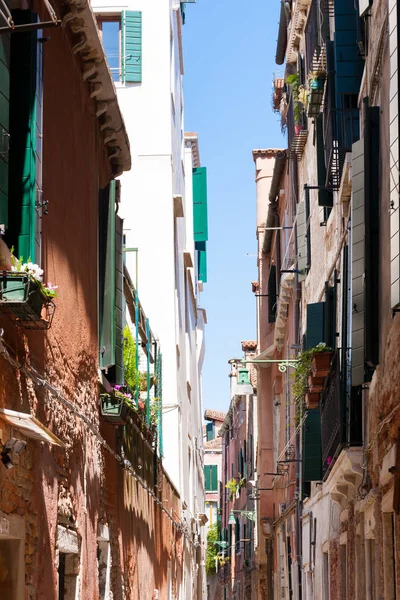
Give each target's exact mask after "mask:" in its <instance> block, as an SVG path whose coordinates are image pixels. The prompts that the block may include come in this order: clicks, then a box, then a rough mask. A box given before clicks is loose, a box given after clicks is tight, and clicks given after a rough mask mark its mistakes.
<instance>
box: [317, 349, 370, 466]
mask: <svg viewBox="0 0 400 600" xmlns="http://www.w3.org/2000/svg"><path fill="white" fill-rule="evenodd" d="M341 358H342V368H341V365H340V362H341V361H340V358H339V352H336V353H335V355H334V356H333V359H332V362H331V368H330V372H329V375H328V376H327V378H326V380H325V385H324V389H323V392H322V396H321V444H322V474H323V477H324V478H326V477H327V475H328V474H329V472H330V470H331V468H332V467H333V465H334V463H335V461H336V459H337V458H338V456H339V454H340V451H341V449H342V447H343V446H345V445H346V446H358V445H360V444H361V443H362V397H361V392H360V390H358V388H352V390H351V391H352V393H351V394H350V395H349V394H347V390H346V371H347V362H348V360H347V359H348V357H347V355H346V354H345V353H343V355H342V357H341ZM343 363H346V364H343Z"/></svg>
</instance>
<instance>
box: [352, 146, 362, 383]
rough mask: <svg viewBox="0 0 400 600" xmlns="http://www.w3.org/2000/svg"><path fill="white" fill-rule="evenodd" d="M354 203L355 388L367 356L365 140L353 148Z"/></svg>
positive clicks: (353, 318)
mask: <svg viewBox="0 0 400 600" xmlns="http://www.w3.org/2000/svg"><path fill="white" fill-rule="evenodd" d="M352 183H353V195H352V200H351V224H352V233H351V260H352V269H351V273H352V310H351V312H352V341H351V348H352V352H351V357H352V369H351V371H352V374H351V383H352V385H362V384H363V383H364V356H365V328H364V312H365V297H364V296H365V287H364V276H365V244H364V238H365V217H364V215H365V181H364V139H361V140H359V141H358V142H356V143H355V144H353V149H352Z"/></svg>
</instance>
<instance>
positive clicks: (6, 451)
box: [0, 438, 27, 469]
mask: <svg viewBox="0 0 400 600" xmlns="http://www.w3.org/2000/svg"><path fill="white" fill-rule="evenodd" d="M26 444H27V442H25V441H23V440H18V439H17V438H10V439H9V440H8V441H7V442H6V443H5V444H4V446H3V449H2V451H1V458H0V460H1V462H2V463H3V465H4V466H5V468H6V469H12V468H13V466H14V463H13V461H12V458H11V456H10V454H11V452H13V453H14V454H16V455H17V456H18V455H19V454H21V452H22V450H24V449H25V447H26Z"/></svg>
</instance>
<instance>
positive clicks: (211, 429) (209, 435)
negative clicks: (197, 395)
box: [206, 421, 215, 442]
mask: <svg viewBox="0 0 400 600" xmlns="http://www.w3.org/2000/svg"><path fill="white" fill-rule="evenodd" d="M206 436H207V442H210V441H211V440H213V439H214V437H215V435H214V422H213V421H210V422H209V423H207V425H206Z"/></svg>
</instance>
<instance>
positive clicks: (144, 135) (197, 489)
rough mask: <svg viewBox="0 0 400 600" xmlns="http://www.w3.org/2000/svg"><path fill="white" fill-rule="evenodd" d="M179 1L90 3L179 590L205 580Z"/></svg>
mask: <svg viewBox="0 0 400 600" xmlns="http://www.w3.org/2000/svg"><path fill="white" fill-rule="evenodd" d="M194 8H195V7H194ZM184 9H185V7H184V4H183V3H180V2H175V1H172V0H170V1H169V2H164V1H162V0H157V2H155V3H153V4H149V3H148V2H145V1H143V0H131V1H130V2H129V3H128V4H127V6H126V7H124V8H123V9H122V8H121V6H120V5H119V4H118V3H116V2H112V3H110V2H105V1H102V0H96V2H94V3H93V10H94V11H95V13H96V17H97V23H98V26H99V29H100V32H101V36H102V40H103V45H104V48H105V52H106V55H107V57H108V60H109V64H110V68H111V73H112V75H113V79H114V82H115V86H116V90H117V95H118V100H119V102H120V106H121V111H122V114H123V116H124V119H125V123H126V129H127V132H128V134H129V136H130V138H131V139H132V144H131V153H132V169H131V171H130V172H129V173H126V174H124V175H123V176H122V177H121V203H120V212H119V214H120V216H121V217H122V218H123V219H124V230H123V234H124V238H125V243H126V254H125V258H126V265H127V268H128V270H129V271H130V272H131V273H134V274H135V277H136V278H137V292H138V296H139V297H140V302H141V303H143V306H145V307H146V314H147V315H148V317H149V319H150V320H151V325H152V329H153V331H154V332H155V334H156V336H157V339H158V340H159V343H160V346H161V348H162V373H163V381H162V385H163V389H162V406H161V410H162V428H163V436H162V440H163V446H162V450H161V453H162V456H163V465H164V467H165V469H166V472H167V473H168V475H169V477H170V479H171V481H172V482H173V484H174V486H175V487H176V489H177V491H178V492H179V495H180V500H181V507H182V517H183V519H184V522H185V528H186V529H185V530H186V534H187V536H186V537H184V539H183V576H182V588H181V590H180V594H181V597H182V598H185V599H186V598H188V599H189V598H203V597H204V595H205V589H206V587H205V586H206V580H205V562H204V552H205V537H204V531H203V525H204V523H205V515H204V470H203V457H202V442H203V435H202V414H203V411H202V401H201V371H202V363H203V359H204V329H205V324H206V313H205V311H204V310H203V309H202V308H201V306H200V292H201V290H202V285H203V283H204V282H206V280H207V271H206V243H207V237H208V232H207V184H206V168H205V167H202V166H201V164H200V153H199V144H198V139H197V135H196V134H195V133H188V134H185V129H184V108H183V107H184V101H183V100H184V99H183V72H184V63H183V47H182V27H183V19H184V14H185V13H184ZM192 14H193V15H194V12H193V13H192ZM185 540H186V541H185Z"/></svg>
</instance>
